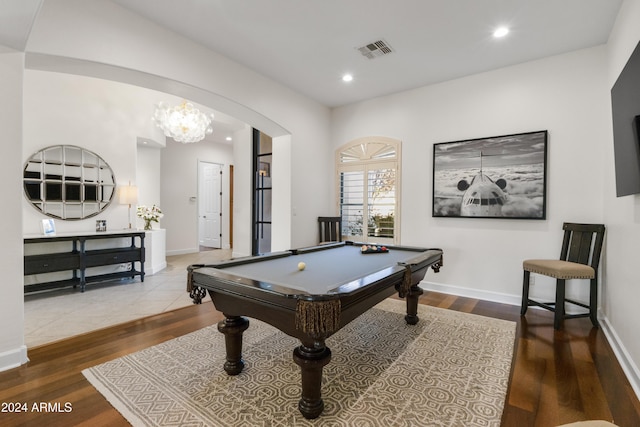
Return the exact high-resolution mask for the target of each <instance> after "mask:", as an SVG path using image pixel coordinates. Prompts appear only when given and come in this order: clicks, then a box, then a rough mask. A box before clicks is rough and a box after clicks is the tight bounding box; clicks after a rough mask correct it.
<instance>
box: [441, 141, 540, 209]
mask: <svg viewBox="0 0 640 427" xmlns="http://www.w3.org/2000/svg"><path fill="white" fill-rule="evenodd" d="M547 139H548V132H547V131H546V130H544V131H537V132H528V133H519V134H514V135H503V136H493V137H489V138H478V139H468V140H462V141H453V142H443V143H437V144H434V145H433V193H432V194H433V205H432V206H433V214H432V215H433V216H434V217H456V218H507V219H546V207H547V192H546V188H547V184H546V181H547Z"/></svg>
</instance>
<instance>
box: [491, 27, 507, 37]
mask: <svg viewBox="0 0 640 427" xmlns="http://www.w3.org/2000/svg"><path fill="white" fill-rule="evenodd" d="M507 34H509V29H508V28H507V27H499V28H497V29H496V30H495V31H494V32H493V37H495V38H500V37H504V36H506V35H507Z"/></svg>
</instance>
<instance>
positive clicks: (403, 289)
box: [398, 264, 412, 298]
mask: <svg viewBox="0 0 640 427" xmlns="http://www.w3.org/2000/svg"><path fill="white" fill-rule="evenodd" d="M404 268H405V270H404V278H403V280H402V284H401V285H400V289H398V296H399V297H400V298H404V297H406V296H407V294H408V293H409V291H410V289H411V285H412V283H411V265H410V264H406V265H405V266H404Z"/></svg>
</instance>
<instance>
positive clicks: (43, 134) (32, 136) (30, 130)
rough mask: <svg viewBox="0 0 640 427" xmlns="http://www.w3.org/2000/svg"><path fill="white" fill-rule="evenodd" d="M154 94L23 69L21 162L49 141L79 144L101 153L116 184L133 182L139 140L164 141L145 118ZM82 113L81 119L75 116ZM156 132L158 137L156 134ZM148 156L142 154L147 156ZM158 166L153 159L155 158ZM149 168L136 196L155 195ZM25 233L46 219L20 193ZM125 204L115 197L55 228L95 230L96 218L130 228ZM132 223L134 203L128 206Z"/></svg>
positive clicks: (34, 230)
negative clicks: (104, 205) (81, 217)
mask: <svg viewBox="0 0 640 427" xmlns="http://www.w3.org/2000/svg"><path fill="white" fill-rule="evenodd" d="M157 101H158V94H157V93H156V92H153V91H150V90H147V89H142V88H138V87H135V86H130V85H127V84H121V83H116V82H111V81H107V80H102V79H95V78H90V77H83V76H75V75H70V74H62V73H50V72H44V71H35V70H26V71H25V73H24V120H25V126H24V135H23V140H22V158H21V160H20V165H23V164H24V162H25V161H26V160H27V159H28V158H29V157H30V156H31V155H32V154H34V153H35V152H37V151H39V150H41V149H43V148H45V147H48V146H51V145H59V144H65V145H77V146H80V147H82V148H85V149H87V150H90V151H93V152H94V153H96V154H97V155H99V156H100V157H102V158H103V159H104V160H105V161H106V162H107V163H108V164H109V166H110V167H111V169H112V170H113V173H114V176H115V180H116V185H118V186H119V185H127V184H128V183H129V182H131V183H132V184H137V182H136V180H137V176H136V169H137V164H138V161H137V155H138V150H137V139H138V137H145V138H147V139H154V140H159V139H162V140H164V136H163V135H162V132H158V131H156V130H154V127H155V126H153V125H152V123H151V120H150V119H149V118H150V117H151V115H152V114H153V108H154V107H153V105H154V103H156V102H157ZM78 117H81V119H78ZM158 134H159V135H158ZM148 157H149V156H146V158H147V160H149V159H148ZM154 164H155V165H156V166H159V163H158V162H157V161H155V162H154ZM154 173H155V174H159V171H157V170H156V171H154V170H153V168H151V167H149V168H145V169H142V170H141V174H142V175H141V178H142V179H143V181H144V183H143V184H144V185H142V187H140V188H139V193H140V194H139V200H141V201H144V200H149V199H151V200H153V201H154V202H155V200H156V199H157V198H159V197H158V196H159V191H160V190H159V188H160V184H159V181H156V182H155V184H154V180H153V174H154ZM21 206H22V212H23V220H24V221H23V232H24V233H25V234H31V233H39V232H40V220H41V219H43V218H46V217H45V216H44V215H43V214H42V213H41V212H39V211H38V210H37V209H35V208H34V207H33V206H31V205H30V204H29V203H28V202H27V200H26V198H25V197H21ZM127 211H128V207H127V206H126V205H120V204H119V203H118V199H117V197H115V198H114V200H113V201H112V203H111V204H110V205H109V206H108V207H107V208H106V209H105V211H103V212H102V213H100V214H98V215H97V216H95V217H91V218H89V219H86V220H80V221H62V220H57V221H56V229H57V231H59V232H77V231H93V230H95V220H96V219H106V220H107V228H108V229H110V230H115V229H122V228H127V227H128V224H129V222H128V219H127V215H128V212H127ZM131 216H132V223H135V207H133V209H132V214H131Z"/></svg>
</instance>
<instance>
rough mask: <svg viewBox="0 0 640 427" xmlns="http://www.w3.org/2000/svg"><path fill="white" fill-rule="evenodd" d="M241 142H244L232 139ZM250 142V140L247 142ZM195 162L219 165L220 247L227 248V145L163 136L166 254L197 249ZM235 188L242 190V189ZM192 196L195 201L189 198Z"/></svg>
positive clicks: (230, 156)
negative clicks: (181, 140) (220, 169)
mask: <svg viewBox="0 0 640 427" xmlns="http://www.w3.org/2000/svg"><path fill="white" fill-rule="evenodd" d="M234 143H235V144H243V143H246V141H234ZM249 144H250V141H249ZM198 161H205V162H211V163H218V164H221V165H222V172H223V173H222V193H223V198H222V223H221V231H222V247H224V248H228V247H229V191H228V190H229V165H231V164H233V147H232V145H231V144H218V143H211V142H206V141H202V142H198V143H195V144H182V143H180V142H175V141H174V140H172V139H171V138H167V147H166V148H164V149H163V150H162V153H161V170H162V175H161V176H160V183H161V186H160V188H161V199H162V205H161V207H162V211H163V213H164V217H163V218H162V219H161V220H160V222H161V225H162V228H166V230H167V255H178V254H184V253H191V252H198V201H197V196H198ZM238 191H242V192H246V191H245V189H239V190H238ZM192 197H195V198H196V199H195V200H192V199H191V198H192Z"/></svg>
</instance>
